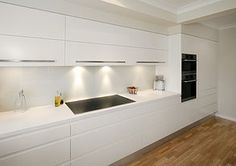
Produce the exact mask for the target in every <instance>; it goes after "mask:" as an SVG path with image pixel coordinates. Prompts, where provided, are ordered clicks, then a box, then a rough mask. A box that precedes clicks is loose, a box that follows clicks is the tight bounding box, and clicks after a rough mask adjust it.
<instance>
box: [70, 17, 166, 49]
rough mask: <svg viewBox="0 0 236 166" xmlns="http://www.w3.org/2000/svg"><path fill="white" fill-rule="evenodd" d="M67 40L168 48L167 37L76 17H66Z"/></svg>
mask: <svg viewBox="0 0 236 166" xmlns="http://www.w3.org/2000/svg"><path fill="white" fill-rule="evenodd" d="M66 40H69V41H80V42H88V43H99V44H109V45H117V46H129V47H139V48H153V49H164V50H167V46H168V44H167V36H165V35H161V34H157V33H152V32H147V31H143V30H137V29H134V28H128V27H122V26H119V25H112V24H107V23H101V22H98V21H92V20H86V19H81V18H74V17H66Z"/></svg>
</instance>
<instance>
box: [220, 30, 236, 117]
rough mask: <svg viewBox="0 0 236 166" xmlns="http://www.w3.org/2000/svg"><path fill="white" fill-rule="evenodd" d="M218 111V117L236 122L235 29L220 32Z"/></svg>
mask: <svg viewBox="0 0 236 166" xmlns="http://www.w3.org/2000/svg"><path fill="white" fill-rule="evenodd" d="M218 110H219V115H221V116H224V117H226V118H229V119H234V120H236V27H235V28H230V29H225V30H221V31H220V54H219V56H218Z"/></svg>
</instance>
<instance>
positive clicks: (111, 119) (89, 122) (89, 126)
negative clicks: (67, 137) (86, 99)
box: [71, 95, 180, 136]
mask: <svg viewBox="0 0 236 166" xmlns="http://www.w3.org/2000/svg"><path fill="white" fill-rule="evenodd" d="M178 103H180V97H179V96H178V95H177V96H173V97H167V98H166V99H163V100H159V101H156V100H154V101H152V102H149V103H146V104H140V105H138V106H134V107H132V108H120V109H118V110H116V111H114V112H111V113H109V114H104V115H100V116H97V117H91V118H86V119H82V120H78V121H75V122H73V123H71V135H72V136H75V135H77V134H82V133H85V132H87V131H90V130H94V129H97V128H101V127H104V126H107V125H109V124H114V123H118V122H120V121H124V120H128V119H131V118H134V117H137V116H140V115H143V114H144V115H145V114H147V113H148V112H152V111H153V112H155V111H157V112H158V111H160V110H162V109H163V108H168V107H171V106H173V105H176V104H178Z"/></svg>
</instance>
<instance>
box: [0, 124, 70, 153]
mask: <svg viewBox="0 0 236 166" xmlns="http://www.w3.org/2000/svg"><path fill="white" fill-rule="evenodd" d="M69 136H70V125H69V124H64V125H60V126H54V127H50V128H45V129H41V130H37V131H34V132H29V133H25V134H21V135H17V136H12V137H9V138H4V139H0V157H4V156H8V155H11V154H14V153H17V152H20V151H24V150H27V149H30V148H34V147H37V146H40V145H44V144H47V143H50V142H54V141H58V140H61V139H65V138H68V137H69Z"/></svg>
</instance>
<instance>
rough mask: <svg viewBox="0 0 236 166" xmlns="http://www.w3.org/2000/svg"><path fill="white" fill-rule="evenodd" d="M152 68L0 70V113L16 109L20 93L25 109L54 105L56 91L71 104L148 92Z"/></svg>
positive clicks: (13, 68)
mask: <svg viewBox="0 0 236 166" xmlns="http://www.w3.org/2000/svg"><path fill="white" fill-rule="evenodd" d="M154 75H155V67H154V66H125V67H121V66H112V67H109V66H104V67H22V68H21V67H19V68H16V67H12V68H10V67H9V68H0V111H8V110H12V109H16V99H17V95H18V92H19V91H20V90H21V89H24V92H25V96H26V99H27V103H28V106H29V107H32V106H40V105H50V104H53V103H54V96H55V95H56V91H57V90H59V91H61V92H63V96H64V99H65V100H66V101H67V100H73V99H81V98H88V97H95V96H100V95H106V94H112V93H122V92H126V87H127V86H130V85H134V86H138V87H139V88H140V89H141V90H143V89H150V88H152V84H153V78H154Z"/></svg>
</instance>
